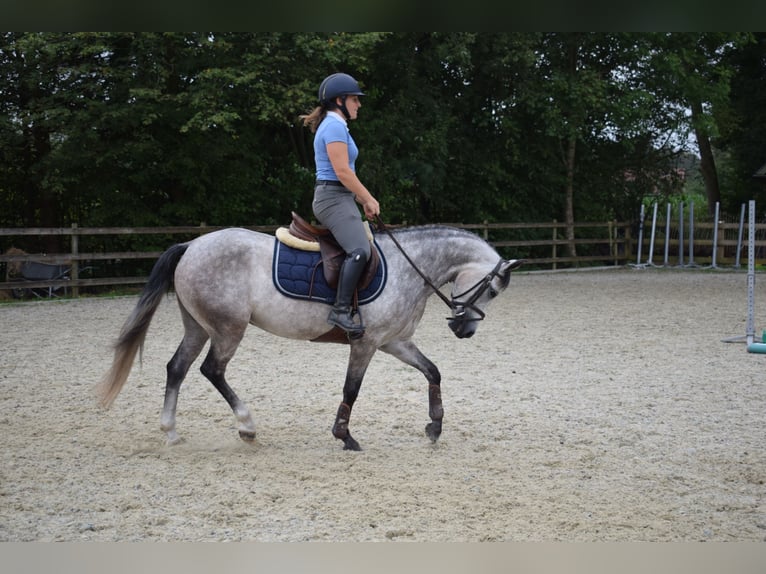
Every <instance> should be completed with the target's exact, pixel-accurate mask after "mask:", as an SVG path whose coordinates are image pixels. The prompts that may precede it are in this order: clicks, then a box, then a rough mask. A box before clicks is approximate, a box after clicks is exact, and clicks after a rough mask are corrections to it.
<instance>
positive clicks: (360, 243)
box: [300, 73, 380, 338]
mask: <svg viewBox="0 0 766 574" xmlns="http://www.w3.org/2000/svg"><path fill="white" fill-rule="evenodd" d="M363 95H364V93H363V92H362V90H361V89H360V88H359V84H358V83H357V81H356V80H355V79H354V78H352V77H351V76H349V75H348V74H343V73H336V74H331V75H330V76H327V77H326V78H325V79H324V80H323V81H322V83H321V84H320V86H319V105H318V106H317V107H316V108H314V110H313V111H312V112H311V113H310V114H307V115H302V116H300V117H301V119H302V120H303V125H305V126H309V127H310V128H311V131H312V132H313V133H314V134H315V136H314V161H315V163H316V185H315V187H314V201H313V203H312V209H313V212H314V216H315V217H316V218H317V220H318V221H319V222H320V223H321V224H322V225H324V226H325V227H327V228H328V229H329V230H330V231H331V232H332V234H333V236H335V239H336V240H337V241H338V243H339V244H340V246H341V247H342V248H343V250H344V251H345V252H346V259H345V260H344V262H343V264H342V266H341V269H340V276H339V278H338V290H337V294H336V298H335V304H334V305H333V307H332V309H331V310H330V314H329V315H328V317H327V322H328V323H330V324H331V325H337V326H338V327H340V328H341V329H343V330H344V331H346V332H347V333H348V334H349V337H351V338H357V337H361V336H362V335H363V334H364V329H363V327H361V325H360V324H359V323H356V322H355V321H354V318H353V315H352V308H351V307H352V299H353V296H354V291H355V290H356V286H357V283H358V281H359V277H360V276H361V274H362V271H363V270H364V267H365V265H366V264H367V260H368V259H369V258H370V254H371V251H372V249H371V246H370V240H369V239H368V237H367V232H366V229H365V227H364V224H363V222H362V218H361V217H360V215H359V209H358V208H357V206H356V203H355V201H356V202H358V203H359V204H361V206H362V208H363V209H364V214H365V215H366V216H367V219H373V218H375V217H376V216H377V215H379V214H380V205H379V204H378V201H377V200H376V199H375V198H374V197H373V196H372V194H371V193H370V192H369V191H368V190H367V188H366V187H365V186H364V184H362V182H361V181H360V180H359V178H358V177H357V175H356V168H355V161H356V158H357V156H358V155H359V149H358V148H357V147H356V143H355V142H354V138H352V137H351V134H350V133H349V131H348V126H347V122H348V121H349V120H355V119H356V117H357V113H358V111H359V108H361V107H362V104H361V102H360V101H359V96H363Z"/></svg>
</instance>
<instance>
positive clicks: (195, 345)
mask: <svg viewBox="0 0 766 574" xmlns="http://www.w3.org/2000/svg"><path fill="white" fill-rule="evenodd" d="M181 318H182V320H183V323H184V329H185V332H184V338H183V340H182V341H181V344H180V345H178V349H176V352H175V354H174V355H173V358H172V359H170V361H169V362H168V364H167V382H166V384H165V403H164V406H163V408H162V417H161V420H160V428H162V430H163V431H165V434H166V435H167V442H168V444H171V445H172V444H177V443H179V442H181V438H180V437H179V436H178V432H176V407H177V406H178V392H179V390H180V389H181V383H182V382H183V380H184V378H186V374H187V373H188V372H189V367H190V366H191V364H192V363H193V362H194V359H196V358H197V357H198V356H199V354H200V352H202V348H203V347H204V346H205V343H206V342H207V340H208V335H207V333H206V332H205V330H204V329H203V328H202V327H201V326H200V325H199V323H197V322H196V321H195V320H194V319H192V318H191V316H190V315H189V314H188V313H187V312H186V310H185V309H184V308H183V307H181Z"/></svg>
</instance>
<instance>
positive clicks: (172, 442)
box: [165, 435, 184, 446]
mask: <svg viewBox="0 0 766 574" xmlns="http://www.w3.org/2000/svg"><path fill="white" fill-rule="evenodd" d="M182 442H184V439H183V438H181V437H180V436H178V435H175V436H172V437H168V438H167V439H166V440H165V444H166V445H167V446H175V445H177V444H181V443H182Z"/></svg>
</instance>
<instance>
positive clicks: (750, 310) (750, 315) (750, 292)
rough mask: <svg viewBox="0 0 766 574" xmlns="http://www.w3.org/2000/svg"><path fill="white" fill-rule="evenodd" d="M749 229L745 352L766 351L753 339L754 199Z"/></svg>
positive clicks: (764, 346)
mask: <svg viewBox="0 0 766 574" xmlns="http://www.w3.org/2000/svg"><path fill="white" fill-rule="evenodd" d="M749 209H750V215H749V222H748V223H749V230H748V238H747V332H746V333H745V335H746V336H747V352H748V353H766V344H765V343H754V342H753V340H754V339H755V201H753V200H752V199H751V200H750V203H749Z"/></svg>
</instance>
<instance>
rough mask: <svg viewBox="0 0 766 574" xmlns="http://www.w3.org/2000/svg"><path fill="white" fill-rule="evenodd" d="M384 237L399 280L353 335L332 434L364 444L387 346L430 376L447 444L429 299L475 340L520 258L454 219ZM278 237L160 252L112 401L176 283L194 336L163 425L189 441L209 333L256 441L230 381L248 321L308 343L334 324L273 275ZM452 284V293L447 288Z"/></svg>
mask: <svg viewBox="0 0 766 574" xmlns="http://www.w3.org/2000/svg"><path fill="white" fill-rule="evenodd" d="M386 231H387V234H383V233H379V234H377V238H376V242H377V244H378V246H379V248H380V251H381V252H382V253H383V254H384V258H385V261H386V262H387V273H388V280H387V284H386V286H385V288H384V289H383V291H382V292H381V293H380V295H379V296H378V297H377V298H376V299H375V300H374V301H371V302H370V303H368V304H366V305H363V306H362V307H361V313H362V314H363V317H364V323H365V326H366V331H365V333H364V336H363V337H361V338H359V339H355V340H345V343H347V344H348V345H349V348H350V357H349V361H348V368H347V371H346V379H345V384H344V386H343V401H342V402H341V404H340V407H339V408H338V412H337V415H336V418H335V423H334V425H333V429H332V433H333V435H334V436H335V437H336V438H337V439H340V440H342V441H343V446H344V448H345V449H349V450H361V448H360V446H359V443H358V442H357V441H356V440H355V439H353V438H352V437H351V433H350V432H349V428H348V426H349V418H350V416H351V409H352V407H353V405H354V402H355V401H356V398H357V395H358V393H359V388H360V386H361V384H362V379H363V378H364V375H365V372H366V370H367V367H368V365H369V364H370V360H371V359H372V357H373V355H374V354H375V353H376V351H378V350H381V351H383V352H385V353H389V354H390V355H392V356H394V357H396V358H398V359H399V360H401V361H403V362H404V363H406V364H407V365H410V366H412V367H414V368H416V369H417V370H419V371H420V372H422V373H423V374H424V375H425V378H426V379H427V381H428V384H429V386H428V397H429V416H430V418H431V422H430V423H428V425H427V426H426V434H427V435H428V437H429V438H430V439H431V440H432V441H434V442H435V441H436V440H437V439H438V438H439V436H440V434H441V431H442V419H443V415H444V411H443V408H442V401H441V391H440V383H441V375H440V373H439V370H438V368H437V367H436V365H434V364H433V363H432V362H431V361H430V360H429V359H428V358H426V357H425V356H424V355H423V353H421V351H420V350H419V349H418V347H417V346H416V345H415V343H414V342H413V341H412V337H413V335H414V333H415V329H416V328H417V326H418V323H419V322H420V320H421V318H422V316H423V313H424V311H425V308H426V301H427V299H428V297H429V296H430V295H432V294H434V293H437V294H438V295H439V296H440V297H441V298H442V299H443V300H444V301H445V302H446V303H447V304H448V305H449V307H450V308H451V316H450V317H449V318H448V324H449V326H450V328H451V329H452V331H453V333H454V334H455V335H456V336H457V337H459V338H468V337H471V336H472V335H473V334H474V333H475V331H476V328H477V326H478V322H479V321H480V320H481V319H483V318H484V309H485V308H486V306H487V304H488V303H489V302H490V300H491V299H492V298H494V297H495V296H497V295H498V294H499V293H500V292H502V291H503V290H504V289H505V288H506V287H507V286H508V284H509V281H510V276H511V270H513V269H515V268H516V267H518V266H519V265H521V263H522V262H521V261H520V260H505V259H503V258H501V257H500V256H499V255H498V253H497V251H495V249H494V248H493V247H492V246H490V245H489V244H488V243H487V242H486V241H484V240H483V239H482V238H480V237H479V236H477V235H475V234H473V233H470V232H468V231H465V230H461V229H457V228H454V227H448V226H436V225H431V226H418V227H405V228H399V229H393V230H388V229H387V230H386ZM275 241H277V240H276V239H275V237H274V236H272V235H268V234H264V233H259V232H255V231H250V230H246V229H240V228H229V229H223V230H220V231H215V232H212V233H209V234H206V235H202V236H200V237H198V238H196V239H194V240H192V241H189V242H186V243H179V244H177V245H174V246H172V247H170V248H169V249H168V250H167V251H165V252H164V253H163V254H162V255H161V256H160V258H159V259H158V260H157V262H156V264H155V266H154V268H153V269H152V272H151V274H150V277H149V279H148V281H147V283H146V285H145V287H144V289H143V291H142V293H141V295H140V297H139V300H138V302H137V304H136V307H135V308H134V309H133V311H132V313H131V315H130V316H129V317H128V319H127V320H126V322H125V324H124V326H123V328H122V331H121V332H120V335H119V338H118V339H117V341H116V343H115V346H114V360H113V363H112V366H111V368H110V370H109V372H108V373H107V374H106V375H105V377H104V379H103V380H102V381H101V382H100V384H99V388H98V393H99V402H100V404H101V406H103V407H105V408H108V407H109V406H111V405H112V403H113V402H114V400H115V399H116V398H117V395H118V394H119V393H120V391H121V389H122V387H123V386H124V384H125V382H126V380H127V378H128V375H129V372H130V370H131V368H132V365H133V362H134V360H135V357H136V354H137V353H138V352H139V350H142V349H143V344H144V339H145V337H146V333H147V330H148V328H149V324H150V322H151V320H152V317H153V315H154V312H155V311H156V309H157V307H158V306H159V304H160V302H161V301H162V298H163V296H164V295H165V294H166V293H167V292H168V291H169V290H170V289H175V293H176V297H177V300H178V305H179V307H180V310H181V320H182V321H183V325H184V336H183V339H182V341H181V343H180V345H179V346H178V349H177V350H176V352H175V354H174V355H173V357H172V358H171V359H170V361H169V362H168V364H167V383H166V387H165V402H164V407H163V411H162V415H161V428H162V430H163V431H164V432H165V433H166V436H167V441H168V443H169V444H173V443H176V442H179V440H180V438H179V435H178V433H177V431H176V406H177V403H178V393H179V389H180V387H181V383H182V381H183V379H184V378H185V376H186V374H187V372H188V370H189V368H190V366H191V365H192V363H193V362H194V360H195V359H196V358H197V357H198V356H199V354H200V353H201V351H202V350H203V348H204V347H205V345H206V343H207V342H208V340H209V341H210V348H209V350H208V353H207V356H206V357H205V359H204V361H203V362H202V365H201V367H200V370H201V372H202V374H203V375H204V376H205V377H206V378H208V379H209V380H210V382H211V383H213V385H214V386H215V388H216V389H218V391H219V392H220V393H221V395H223V397H224V399H226V401H227V402H228V403H229V405H230V406H231V408H232V410H233V412H234V415H235V416H236V418H237V420H238V423H239V427H238V428H239V434H240V437H241V438H242V439H243V440H246V441H252V440H254V438H255V425H254V424H253V419H252V416H251V414H250V410H249V409H248V408H247V406H246V405H245V403H244V402H243V401H242V400H240V398H239V397H238V396H237V394H236V393H235V392H234V391H233V390H232V388H231V387H230V386H229V383H228V382H227V381H226V378H225V373H226V366H227V364H228V363H229V361H230V359H231V358H232V356H233V355H234V352H235V351H236V349H237V347H238V345H239V344H240V342H241V341H242V338H243V336H244V334H245V330H246V329H247V327H248V325H255V326H257V327H260V328H261V329H263V330H265V331H267V332H269V333H272V334H274V335H277V336H279V337H287V338H290V339H299V340H306V341H311V340H316V339H319V338H321V337H322V336H323V335H326V334H327V332H328V331H329V330H330V329H331V328H332V327H331V326H330V325H328V323H327V321H326V318H327V312H328V308H329V307H328V306H327V305H325V304H321V303H317V302H312V301H305V300H297V299H294V298H290V297H287V296H285V295H284V294H282V293H280V292H279V291H278V290H277V289H276V287H275V285H274V281H273V280H272V263H273V258H274V247H275V243H274V242H275ZM448 283H451V284H452V287H451V289H452V296H451V298H449V299H448V298H447V297H446V295H444V294H443V293H441V292H440V291H439V289H440V288H441V287H442V286H444V285H446V284H448Z"/></svg>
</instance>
